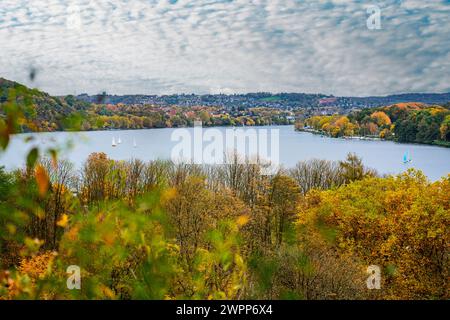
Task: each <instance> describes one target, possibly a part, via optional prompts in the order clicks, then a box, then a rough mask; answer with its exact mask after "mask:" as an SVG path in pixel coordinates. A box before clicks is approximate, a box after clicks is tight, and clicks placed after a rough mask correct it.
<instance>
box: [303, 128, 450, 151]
mask: <svg viewBox="0 0 450 320" xmlns="http://www.w3.org/2000/svg"><path fill="white" fill-rule="evenodd" d="M294 130H295V131H296V132H306V133H311V134H315V135H320V136H322V137H327V138H331V139H342V140H360V141H392V142H394V143H398V144H414V145H424V146H433V147H442V148H450V143H449V144H446V143H445V142H442V143H425V142H414V141H407V142H398V141H395V140H392V139H383V138H379V137H369V136H342V137H333V136H331V135H329V134H326V133H325V132H323V131H320V130H315V129H297V128H295V129H294Z"/></svg>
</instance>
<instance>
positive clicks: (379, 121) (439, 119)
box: [296, 103, 450, 147]
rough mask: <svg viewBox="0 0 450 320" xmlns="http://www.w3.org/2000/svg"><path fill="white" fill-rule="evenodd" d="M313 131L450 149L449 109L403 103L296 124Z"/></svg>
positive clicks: (300, 128) (317, 118)
mask: <svg viewBox="0 0 450 320" xmlns="http://www.w3.org/2000/svg"><path fill="white" fill-rule="evenodd" d="M305 128H306V129H308V128H312V129H313V130H315V131H316V132H320V133H323V134H326V135H329V136H332V137H351V136H366V137H377V138H381V139H387V140H394V141H397V142H413V143H425V144H436V145H442V146H447V147H449V146H450V110H449V105H448V104H447V105H444V106H428V105H424V104H420V103H402V104H396V105H392V106H388V107H381V108H375V109H373V108H372V109H370V108H367V109H363V110H361V111H356V112H352V113H350V114H349V115H347V116H345V115H328V116H313V117H310V118H307V119H304V120H299V121H297V122H296V129H297V130H305Z"/></svg>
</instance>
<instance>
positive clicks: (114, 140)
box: [112, 137, 117, 147]
mask: <svg viewBox="0 0 450 320" xmlns="http://www.w3.org/2000/svg"><path fill="white" fill-rule="evenodd" d="M112 146H113V147H116V146H117V144H116V139H114V137H113V138H112Z"/></svg>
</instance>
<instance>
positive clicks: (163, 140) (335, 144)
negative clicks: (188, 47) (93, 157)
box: [0, 126, 450, 180]
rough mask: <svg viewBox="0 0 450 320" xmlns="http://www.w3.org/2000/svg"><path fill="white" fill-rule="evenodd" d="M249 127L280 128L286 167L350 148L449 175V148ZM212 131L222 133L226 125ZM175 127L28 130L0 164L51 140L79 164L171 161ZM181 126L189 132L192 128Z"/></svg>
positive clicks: (338, 156) (380, 167)
mask: <svg viewBox="0 0 450 320" xmlns="http://www.w3.org/2000/svg"><path fill="white" fill-rule="evenodd" d="M254 128H255V129H278V130H279V137H280V139H279V141H280V144H279V151H280V153H279V154H280V157H279V158H280V163H281V164H282V165H283V166H284V167H287V168H289V167H293V166H294V165H295V164H296V163H297V162H298V161H301V160H308V159H313V158H317V159H327V160H343V159H345V157H346V155H347V154H348V153H349V152H353V153H356V154H357V155H358V156H359V157H361V158H362V159H363V162H364V164H365V165H366V166H368V167H371V168H374V169H376V170H377V171H378V172H379V173H381V174H390V173H400V172H403V171H405V170H406V169H407V168H412V167H413V168H417V169H420V170H422V171H423V172H424V173H425V174H426V175H427V176H428V177H429V178H430V179H431V180H438V179H439V178H440V177H442V176H446V175H447V174H448V173H450V148H443V147H437V146H428V145H416V144H399V143H395V142H391V141H364V140H345V139H333V138H328V137H321V136H319V135H314V134H311V133H305V132H296V131H294V127H293V126H270V127H254ZM205 129H206V128H205ZM216 129H217V130H219V131H221V132H225V130H226V129H227V128H225V127H220V128H216ZM228 129H230V128H228ZM174 130H176V129H172V128H166V129H147V130H121V131H91V132H53V133H36V134H31V135H32V136H33V137H34V140H33V141H32V142H29V143H25V141H24V140H25V138H26V137H28V136H30V134H20V135H15V136H14V137H13V138H12V141H11V143H10V145H9V147H8V149H7V151H6V152H5V153H2V154H0V165H1V166H5V167H6V168H7V169H14V168H17V167H20V166H23V165H24V163H25V156H26V153H27V151H28V150H30V149H31V148H32V147H33V146H39V147H40V148H41V149H46V148H49V147H51V146H54V145H55V144H67V142H68V141H71V142H72V146H71V147H70V148H64V149H63V150H61V152H60V154H61V155H60V158H65V159H68V160H70V161H71V162H73V163H74V164H75V165H76V166H77V167H78V168H80V167H81V165H82V164H83V162H84V161H85V160H86V159H87V157H88V155H89V154H90V153H92V152H104V153H106V154H107V155H108V156H109V157H110V158H112V159H116V160H128V159H132V158H135V159H141V160H153V159H170V156H171V151H172V149H173V147H174V146H175V145H176V144H177V142H174V141H171V135H172V133H173V131H174ZM186 130H188V131H189V132H192V131H193V128H189V129H186ZM113 137H114V138H115V139H116V140H118V139H119V138H120V139H121V141H122V143H121V144H120V145H118V146H117V147H112V143H111V142H112V139H113ZM134 141H135V142H136V147H134ZM405 152H409V154H410V157H411V158H412V162H411V163H408V164H404V163H403V155H404V154H405Z"/></svg>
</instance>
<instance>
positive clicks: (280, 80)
mask: <svg viewBox="0 0 450 320" xmlns="http://www.w3.org/2000/svg"><path fill="white" fill-rule="evenodd" d="M373 4H375V5H377V6H378V7H379V8H380V16H381V20H380V21H381V29H373V28H372V29H369V28H368V27H367V19H368V18H369V16H370V13H368V12H367V8H368V6H369V5H373ZM373 17H375V16H373ZM370 21H375V20H370ZM449 35H450V0H432V1H425V0H403V1H401V0H386V1H351V0H195V1H189V0H178V1H177V0H116V1H107V0H0V77H4V78H7V79H11V80H15V81H19V82H21V83H25V84H27V85H30V86H32V87H38V88H40V89H42V90H45V91H47V92H49V93H51V94H55V95H63V94H79V93H83V92H86V93H90V94H95V93H99V92H103V91H106V92H108V93H115V94H136V93H143V94H165V93H192V92H193V93H219V92H223V93H234V92H236V93H237V92H256V91H270V92H307V93H319V92H320V93H326V94H334V95H352V96H364V95H385V94H391V93H400V92H448V91H450V36H449ZM30 70H36V77H35V78H34V81H31V80H30V77H29V74H30Z"/></svg>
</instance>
